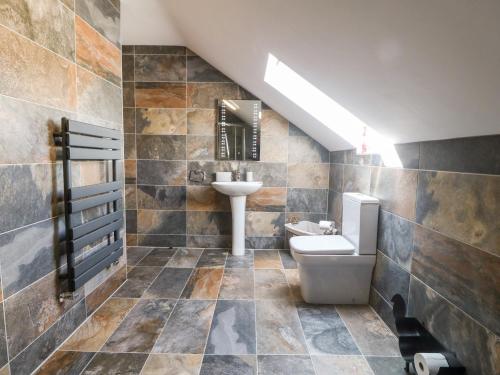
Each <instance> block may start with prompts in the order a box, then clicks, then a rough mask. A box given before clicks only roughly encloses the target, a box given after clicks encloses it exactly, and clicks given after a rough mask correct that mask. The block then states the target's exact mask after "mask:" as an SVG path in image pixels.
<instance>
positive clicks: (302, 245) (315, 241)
mask: <svg viewBox="0 0 500 375" xmlns="http://www.w3.org/2000/svg"><path fill="white" fill-rule="evenodd" d="M290 247H291V248H292V250H293V251H296V252H297V253H302V254H311V255H313V254H314V255H328V254H331V255H333V254H335V255H349V254H354V250H355V248H354V246H353V245H352V244H351V243H350V242H349V241H347V240H346V239H345V238H344V237H342V236H331V235H330V236H296V237H292V238H290Z"/></svg>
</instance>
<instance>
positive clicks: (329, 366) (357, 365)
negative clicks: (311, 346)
mask: <svg viewBox="0 0 500 375" xmlns="http://www.w3.org/2000/svg"><path fill="white" fill-rule="evenodd" d="M312 361H313V363H314V369H315V370H316V375H330V374H336V375H337V374H338V375H352V374H356V375H373V372H372V370H371V369H370V366H368V363H367V362H366V360H365V358H364V357H363V356H358V355H349V356H339V355H314V356H312Z"/></svg>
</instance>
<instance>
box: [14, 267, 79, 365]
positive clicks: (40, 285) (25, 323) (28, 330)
mask: <svg viewBox="0 0 500 375" xmlns="http://www.w3.org/2000/svg"><path fill="white" fill-rule="evenodd" d="M59 290H60V280H59V275H58V273H57V272H56V271H54V272H51V273H50V274H48V275H46V276H45V277H43V278H42V279H40V280H38V281H37V282H35V283H33V284H31V286H30V287H29V288H24V289H22V290H21V291H19V292H18V293H16V294H14V295H12V296H10V297H9V298H7V299H6V300H5V301H4V309H5V321H6V326H7V327H8V336H7V343H8V346H9V353H10V355H11V356H12V357H11V358H14V357H15V356H16V355H17V354H18V353H19V352H21V351H22V350H23V349H24V348H26V346H28V345H29V344H31V343H32V342H33V341H34V340H35V339H36V338H37V337H39V336H40V335H41V334H43V333H44V332H45V333H46V332H47V330H49V329H50V327H51V326H52V327H53V325H54V323H55V322H56V321H57V320H59V319H60V318H61V317H62V316H63V315H65V314H67V312H68V311H69V310H70V309H72V308H73V307H74V306H75V305H76V304H78V303H79V302H80V301H81V300H82V298H83V294H84V291H83V290H82V289H80V290H77V291H76V293H75V295H74V297H73V299H67V300H65V301H64V302H63V303H60V302H59V298H58V295H59ZM27 317H29V319H27Z"/></svg>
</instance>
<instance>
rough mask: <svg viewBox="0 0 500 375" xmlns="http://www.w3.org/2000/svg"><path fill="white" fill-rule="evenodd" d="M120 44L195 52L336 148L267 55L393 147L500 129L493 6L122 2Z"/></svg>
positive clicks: (315, 0) (400, 0)
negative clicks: (277, 79)
mask: <svg viewBox="0 0 500 375" xmlns="http://www.w3.org/2000/svg"><path fill="white" fill-rule="evenodd" d="M122 42H123V43H124V44H166V45H168V44H170V45H186V46H188V47H189V48H190V49H192V50H193V51H195V52H196V53H198V54H199V55H200V56H202V57H203V58H204V59H206V60H207V61H208V62H210V63H211V64H212V65H214V66H215V67H216V68H218V69H219V70H221V71H222V72H223V73H224V74H226V75H227V76H229V77H230V78H232V79H233V80H235V81H236V82H238V83H239V84H241V85H242V86H244V87H246V88H247V89H248V90H249V91H251V92H252V93H254V94H255V95H256V96H258V97H260V98H261V99H262V100H263V101H264V102H266V103H268V104H269V105H270V106H271V107H273V108H274V109H275V110H277V111H278V112H280V113H281V114H282V115H284V116H285V117H287V118H288V119H289V120H290V121H292V122H293V123H295V124H296V125H297V126H299V127H300V128H302V129H303V130H304V131H306V132H307V133H308V134H310V135H311V136H312V137H314V138H315V139H317V140H318V141H319V142H320V143H322V144H323V145H324V146H325V147H327V148H328V149H330V150H335V149H342V148H346V147H347V146H348V145H347V144H346V142H345V141H343V139H342V138H341V137H339V136H338V135H336V134H335V133H333V132H332V131H331V130H330V129H329V128H327V127H326V126H324V125H323V124H321V123H319V122H318V121H316V120H315V119H314V118H312V117H311V116H310V115H309V114H308V113H307V112H305V111H303V110H302V109H301V108H299V107H298V106H296V105H295V104H293V103H292V102H291V101H289V100H288V99H287V98H286V97H284V96H283V95H281V94H280V93H279V92H278V91H276V90H275V89H273V88H272V87H271V86H269V85H268V84H267V83H265V82H264V80H263V78H264V70H265V66H266V61H267V55H268V53H272V54H273V55H275V56H276V57H277V58H278V59H280V60H281V61H283V62H284V63H285V64H287V65H288V66H289V67H290V68H292V69H293V70H295V71H296V72H297V73H299V74H300V75H301V76H302V77H304V78H305V79H307V80H308V81H309V82H311V83H312V84H313V85H315V86H316V87H318V88H319V89H320V90H322V91H323V92H324V93H326V94H327V95H328V96H330V97H331V98H332V99H334V100H335V101H336V102H338V103H339V104H341V105H342V106H344V107H345V108H347V109H348V110H349V111H350V112H351V113H353V114H354V115H355V116H357V117H358V118H360V119H361V120H362V121H364V122H365V123H366V124H367V125H369V126H370V127H372V128H374V129H376V130H377V131H378V132H379V133H381V134H383V135H385V136H387V137H389V138H390V139H392V140H394V141H395V142H398V143H399V142H411V141H419V140H431V139H443V138H454V137H464V136H474V135H486V134H498V133H500V1H498V0H476V1H471V0H419V1H416V0H377V1H373V0H307V1H306V0H251V1H248V0H210V1H207V0H122Z"/></svg>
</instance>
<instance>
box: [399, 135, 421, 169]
mask: <svg viewBox="0 0 500 375" xmlns="http://www.w3.org/2000/svg"><path fill="white" fill-rule="evenodd" d="M420 145H421V143H419V142H414V143H400V144H397V145H394V148H395V149H396V153H397V154H398V157H399V160H400V161H401V165H402V167H403V168H409V169H418V168H419V162H420V152H421V149H420Z"/></svg>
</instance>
